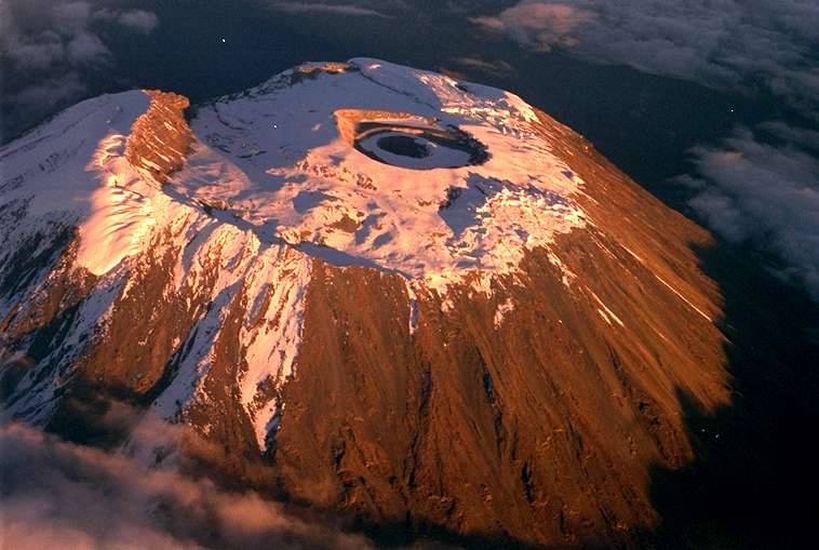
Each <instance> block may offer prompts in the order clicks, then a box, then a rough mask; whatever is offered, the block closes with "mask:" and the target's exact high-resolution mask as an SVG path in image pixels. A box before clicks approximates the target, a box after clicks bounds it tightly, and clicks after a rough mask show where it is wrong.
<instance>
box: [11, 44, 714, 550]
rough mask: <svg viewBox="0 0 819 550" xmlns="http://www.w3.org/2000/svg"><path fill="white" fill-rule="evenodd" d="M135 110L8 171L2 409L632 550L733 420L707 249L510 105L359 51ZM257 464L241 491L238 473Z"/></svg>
mask: <svg viewBox="0 0 819 550" xmlns="http://www.w3.org/2000/svg"><path fill="white" fill-rule="evenodd" d="M186 106H187V101H186V100H185V99H184V98H181V97H180V96H176V95H174V94H167V93H161V92H139V91H135V92H127V93H124V94H118V95H112V96H104V97H100V98H97V99H93V100H89V101H86V102H83V103H81V104H79V105H77V106H75V107H73V108H71V109H69V110H67V111H66V112H64V113H63V114H61V115H60V116H58V117H56V118H55V119H53V120H52V121H50V122H48V123H47V124H44V125H43V126H41V127H40V128H39V129H37V130H36V131H34V132H32V133H30V134H28V135H26V136H24V137H23V138H20V139H19V140H17V141H15V142H13V143H11V144H9V145H7V146H5V147H4V148H3V149H2V150H1V151H0V159H1V160H2V163H3V178H2V182H1V183H0V242H2V245H0V331H1V332H0V334H1V335H2V341H1V342H0V345H1V346H2V347H0V373H1V374H2V386H0V389H1V390H2V399H3V401H4V404H5V405H4V406H5V410H6V414H8V415H11V416H15V417H20V418H24V419H26V420H28V421H31V422H35V423H39V424H42V425H45V426H48V427H50V428H51V429H53V430H56V431H59V432H63V433H68V434H70V435H72V436H74V437H83V433H84V431H85V432H87V431H89V430H91V429H92V427H93V417H94V415H95V414H98V413H99V411H104V410H105V401H106V400H107V399H110V398H117V399H126V400H128V401H130V402H132V403H134V404H136V405H138V406H144V407H150V408H152V409H153V410H155V411H157V412H158V413H160V414H161V415H163V416H164V417H165V418H167V419H168V420H169V421H172V422H182V423H186V424H188V425H190V426H192V427H193V428H194V429H196V430H197V431H199V432H200V433H201V434H202V436H203V437H206V438H208V439H210V440H212V441H214V442H216V443H218V444H220V445H221V446H222V448H224V449H225V454H224V456H223V457H222V458H221V459H220V460H219V461H218V463H216V464H213V465H212V466H213V467H215V468H217V469H219V470H220V471H221V472H222V473H224V474H228V475H231V476H235V478H236V479H237V480H242V479H249V478H250V472H252V473H253V477H252V479H253V480H255V481H254V483H261V484H263V485H264V486H266V487H270V486H275V487H276V488H277V489H278V490H280V491H281V492H282V493H284V494H287V495H289V496H290V497H292V498H293V499H294V500H297V501H299V502H304V503H307V504H311V505H315V506H318V507H321V508H330V509H340V510H342V511H349V512H353V513H355V514H356V515H358V516H360V517H361V518H362V519H363V520H364V521H365V522H368V523H375V524H400V525H406V526H408V527H413V526H414V527H421V526H423V527H437V528H443V529H446V530H450V531H453V532H455V533H461V534H486V535H493V536H495V535H497V536H502V537H508V538H509V539H514V540H518V541H522V542H528V543H538V544H540V543H549V544H558V545H577V544H591V543H606V544H608V543H612V542H618V541H626V540H629V538H630V536H631V533H632V532H635V531H637V530H639V529H644V528H650V527H651V526H653V525H654V524H655V523H656V522H657V519H658V518H657V517H656V514H655V512H654V511H653V509H652V507H651V502H650V495H649V494H648V483H649V470H650V469H651V468H653V467H656V466H661V467H678V466H681V465H683V464H685V462H686V461H687V460H689V459H690V458H691V449H690V446H689V444H688V441H687V438H686V435H685V433H686V432H685V427H684V424H683V417H682V414H683V413H682V410H681V409H682V406H681V404H680V396H684V397H685V399H686V400H687V401H688V402H690V403H693V404H694V405H695V406H697V407H700V408H701V409H703V410H704V411H708V410H711V409H712V408H713V407H715V406H717V405H720V404H723V403H725V402H727V400H728V390H727V387H726V383H727V381H726V373H725V371H724V370H723V363H724V357H723V352H722V345H723V339H722V336H721V334H720V332H719V331H718V330H717V328H716V327H715V325H714V321H715V320H716V319H717V318H718V317H719V316H720V306H719V299H718V295H717V292H716V289H715V286H714V284H713V283H712V282H711V281H709V280H708V279H707V278H706V277H705V276H704V275H703V274H702V273H701V272H700V271H699V269H698V266H697V261H696V257H695V255H694V254H693V253H692V252H691V250H690V247H691V246H692V245H706V244H707V243H708V241H709V237H708V235H707V234H706V233H705V232H704V231H703V230H701V229H700V228H698V227H696V226H695V225H694V224H692V223H691V222H689V221H688V220H686V219H685V218H683V217H682V216H680V215H679V214H677V213H674V212H672V211H670V210H669V209H667V208H666V207H664V206H663V205H662V204H660V203H659V202H658V201H656V200H655V199H653V198H652V197H651V196H650V195H648V194H647V193H646V192H644V191H643V190H641V189H640V188H639V187H638V186H636V185H635V184H634V183H633V182H631V181H629V180H628V178H626V177H625V176H624V175H623V174H622V173H621V172H619V171H618V170H617V169H616V168H615V167H613V166H611V165H610V164H609V163H608V162H606V161H605V160H604V159H603V158H601V157H600V156H599V155H598V154H597V153H596V152H595V151H594V150H593V149H592V147H591V146H590V145H589V144H588V143H587V142H586V141H584V140H583V139H582V138H581V137H580V136H578V135H577V134H575V133H574V132H572V131H571V130H569V129H568V128H566V127H564V126H562V125H560V124H558V123H557V122H555V121H554V120H552V119H551V118H549V117H548V116H546V115H545V114H543V113H541V112H539V111H537V110H536V109H533V108H532V107H530V106H529V105H527V104H526V103H525V102H523V101H522V100H521V99H520V98H518V97H516V96H514V95H512V94H509V93H506V92H502V91H500V90H496V89H492V88H487V87H483V86H479V85H475V84H471V83H463V82H457V81H454V80H452V79H451V78H448V77H445V76H442V75H438V74H434V73H428V72H423V71H416V70H412V69H408V68H405V67H399V66H395V65H391V64H388V63H384V62H381V61H375V60H369V59H356V60H352V61H350V62H348V63H340V64H309V65H304V66H302V67H299V68H297V69H295V70H293V71H288V72H286V73H283V74H281V75H279V76H277V77H274V78H273V79H271V80H270V81H268V82H266V83H264V84H263V85H261V86H259V87H257V88H254V89H251V90H248V91H246V92H244V93H242V94H239V95H236V96H231V97H227V98H223V99H221V100H219V101H217V102H214V103H212V104H210V105H205V106H200V107H199V108H198V109H197V111H196V114H195V116H194V118H193V120H192V122H191V123H190V125H188V124H187V123H186V121H185V119H184V118H183V112H182V111H183V109H184V108H185V107H186ZM260 472H261V473H260Z"/></svg>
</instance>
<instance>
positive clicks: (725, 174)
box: [681, 125, 819, 300]
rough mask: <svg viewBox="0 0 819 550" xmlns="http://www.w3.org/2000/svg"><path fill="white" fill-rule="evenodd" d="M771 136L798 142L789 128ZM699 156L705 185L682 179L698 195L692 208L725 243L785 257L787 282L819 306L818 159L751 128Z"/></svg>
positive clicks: (698, 152)
mask: <svg viewBox="0 0 819 550" xmlns="http://www.w3.org/2000/svg"><path fill="white" fill-rule="evenodd" d="M768 129H769V131H773V132H779V134H780V138H783V137H784V138H786V139H787V138H788V137H790V136H792V130H791V129H790V128H788V127H786V126H782V125H774V126H773V127H771V126H770V125H769V126H768ZM794 137H797V138H801V139H804V135H801V134H800V135H797V136H794ZM801 139H800V141H799V142H797V143H801ZM693 154H694V161H695V165H696V167H697V170H698V172H699V174H701V176H702V178H690V177H687V178H681V180H682V181H683V182H684V183H687V184H688V185H692V186H694V187H695V188H696V189H697V190H698V192H699V193H698V195H697V196H696V197H695V198H694V199H692V200H691V203H690V204H691V206H692V207H693V208H694V209H695V210H696V211H697V212H698V213H699V214H700V215H701V216H702V217H703V219H704V220H705V221H706V222H707V223H708V225H709V226H710V227H711V228H713V229H714V230H715V231H717V232H718V233H719V234H720V235H722V236H723V237H724V238H726V239H727V240H729V241H731V242H735V243H751V244H753V245H755V246H756V247H758V248H760V249H763V250H766V251H769V252H772V253H774V254H777V255H778V256H780V257H781V258H784V259H785V260H786V262H787V267H785V268H784V269H782V270H781V275H783V276H784V277H785V278H787V279H789V280H792V281H795V282H799V283H802V284H804V285H805V286H806V288H807V289H808V291H809V292H810V293H811V294H812V295H813V297H814V298H815V299H816V300H819V186H817V185H816V183H817V182H819V160H817V158H816V157H815V156H814V155H811V154H810V153H809V152H808V151H807V150H805V149H804V148H800V147H799V146H798V145H796V144H795V143H793V142H790V143H786V144H784V145H772V144H770V143H768V142H766V141H762V140H760V139H759V138H758V137H757V136H755V135H754V134H753V133H752V132H751V131H750V130H748V129H741V130H738V131H737V133H736V135H734V136H733V137H731V138H728V139H726V140H725V143H724V147H722V148H707V147H700V148H697V149H695V150H694V151H693Z"/></svg>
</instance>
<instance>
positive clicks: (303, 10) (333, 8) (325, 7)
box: [273, 2, 392, 19]
mask: <svg viewBox="0 0 819 550" xmlns="http://www.w3.org/2000/svg"><path fill="white" fill-rule="evenodd" d="M273 9H275V10H277V11H281V12H285V13H291V14H317V13H318V14H322V13H324V14H334V15H349V16H356V17H381V18H385V19H391V18H392V16H390V15H387V14H384V13H381V12H380V11H377V10H374V9H372V8H363V7H361V6H356V5H352V4H313V3H301V2H278V3H276V4H273Z"/></svg>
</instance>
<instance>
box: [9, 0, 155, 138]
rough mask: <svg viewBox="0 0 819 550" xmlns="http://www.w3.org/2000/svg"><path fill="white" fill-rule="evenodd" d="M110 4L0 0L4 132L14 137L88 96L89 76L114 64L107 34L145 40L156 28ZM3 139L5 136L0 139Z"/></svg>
mask: <svg viewBox="0 0 819 550" xmlns="http://www.w3.org/2000/svg"><path fill="white" fill-rule="evenodd" d="M111 3H112V2H111V1H108V0H93V1H86V0H78V1H69V2H54V1H52V0H2V1H0V64H2V67H3V71H4V74H3V80H4V82H3V88H4V89H3V96H2V100H1V101H2V114H3V117H2V118H3V124H2V125H3V130H4V131H9V130H11V132H10V133H11V134H14V133H16V132H18V131H19V130H21V129H22V127H24V126H25V125H27V124H28V123H30V122H31V121H35V120H37V119H39V118H41V117H42V116H44V115H45V114H47V113H49V112H52V111H53V110H54V109H55V107H61V106H66V105H69V104H70V103H72V102H74V101H76V100H78V99H79V98H81V97H82V96H83V95H84V94H85V93H87V86H86V82H87V81H88V78H89V76H90V75H91V74H93V73H94V72H95V71H99V70H102V69H105V68H106V67H108V66H110V65H111V63H113V61H114V59H113V55H112V53H111V50H110V49H109V48H108V46H107V45H106V44H105V39H104V36H105V35H106V33H110V32H111V31H115V32H125V33H132V34H136V35H143V36H144V35H147V34H149V33H150V32H152V31H153V30H154V29H155V28H156V26H157V25H158V19H157V17H156V15H155V14H153V13H152V12H149V11H145V10H141V9H121V8H115V7H110V4H111ZM6 137H10V136H4V137H3V140H5V139H6Z"/></svg>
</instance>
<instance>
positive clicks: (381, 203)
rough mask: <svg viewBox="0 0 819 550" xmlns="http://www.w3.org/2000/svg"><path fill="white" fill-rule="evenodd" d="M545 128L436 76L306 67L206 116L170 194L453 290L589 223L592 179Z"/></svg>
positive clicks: (498, 96)
mask: <svg viewBox="0 0 819 550" xmlns="http://www.w3.org/2000/svg"><path fill="white" fill-rule="evenodd" d="M536 121H537V117H536V116H535V114H534V112H533V110H532V109H531V107H529V106H528V105H527V104H526V103H525V102H523V101H522V100H521V99H520V98H518V97H517V96H514V95H512V94H510V93H508V92H504V91H501V90H497V89H494V88H489V87H485V86H480V85H475V84H464V83H459V82H457V81H455V80H453V79H451V78H449V77H447V76H443V75H440V74H435V73H430V72H424V71H419V70H414V69H410V68H407V67H401V66H398V65H392V64H389V63H385V62H383V61H376V60H370V59H354V60H351V61H350V62H348V63H347V64H332V65H323V64H308V65H303V66H302V67H299V68H297V69H295V70H292V71H287V72H285V73H282V74H281V75H278V76H277V77H274V78H272V79H271V80H269V81H267V82H266V83H264V84H262V85H261V86H258V87H257V88H253V89H251V90H248V91H247V92H245V93H243V94H241V95H239V96H238V97H237V96H232V97H226V98H222V99H220V100H218V101H216V102H214V103H213V104H211V105H208V106H206V107H203V108H201V109H199V111H198V113H197V117H196V119H195V120H194V121H193V123H192V127H193V131H194V134H195V135H196V137H197V139H198V142H197V143H195V144H194V151H193V154H192V156H191V157H190V158H189V161H188V163H187V166H186V168H185V169H184V170H182V171H181V172H179V173H177V174H176V175H175V176H174V177H173V178H172V180H171V182H170V189H171V190H172V192H173V193H176V194H179V196H184V197H188V198H190V199H193V200H196V201H197V202H200V203H202V204H205V205H209V206H210V207H212V208H213V209H214V210H215V211H216V212H217V215H220V213H222V214H223V215H224V217H225V219H231V220H234V221H235V223H237V224H241V225H242V226H243V227H247V228H252V229H254V230H255V231H257V232H258V233H259V235H260V236H261V237H262V238H267V239H271V240H281V241H284V242H286V243H289V244H291V245H294V246H296V247H297V248H299V249H301V250H302V251H305V252H307V253H309V254H312V255H317V256H320V257H322V258H324V259H326V260H328V261H330V262H332V263H336V264H360V265H368V266H373V267H378V268H381V269H384V270H388V271H394V272H398V273H401V274H403V275H405V276H406V277H408V278H410V279H420V280H423V281H424V282H425V283H426V284H428V285H429V286H432V287H435V288H438V289H444V288H445V287H446V286H447V285H449V284H451V283H454V282H458V281H461V280H463V279H464V278H465V277H466V276H468V275H469V274H470V273H474V272H490V273H492V272H495V273H504V272H509V271H511V270H514V269H515V268H516V267H517V265H518V263H519V262H520V260H521V259H522V257H523V255H524V253H525V251H526V250H529V249H532V248H534V247H538V246H545V245H548V243H550V242H551V241H552V240H553V238H554V236H555V235H556V234H559V233H565V232H568V231H570V230H572V229H574V228H578V227H582V226H583V225H585V218H584V214H583V212H582V210H581V209H580V208H579V207H578V205H577V204H576V203H575V202H574V201H573V200H572V197H573V195H575V194H576V193H577V192H578V190H579V187H580V186H581V185H582V181H581V180H580V179H579V178H578V177H577V176H576V175H575V174H573V173H572V172H571V171H570V170H569V169H568V168H567V166H566V165H565V164H564V163H563V162H562V161H561V160H560V159H559V158H557V157H556V156H555V155H554V154H552V152H551V151H550V150H549V146H548V144H547V143H546V142H545V141H544V139H543V138H542V137H541V136H539V135H538V134H537V133H536V132H535V131H534V129H533V127H532V125H533V123H536ZM374 129H375V132H374ZM374 133H375V134H376V135H375V139H377V138H378V136H379V135H380V136H381V139H382V140H381V141H380V142H376V141H374V138H373V134H374ZM384 137H391V138H395V137H399V138H401V139H399V140H394V141H392V142H387V143H386V144H385V142H384V141H383V138H384ZM441 166H444V167H441Z"/></svg>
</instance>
